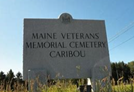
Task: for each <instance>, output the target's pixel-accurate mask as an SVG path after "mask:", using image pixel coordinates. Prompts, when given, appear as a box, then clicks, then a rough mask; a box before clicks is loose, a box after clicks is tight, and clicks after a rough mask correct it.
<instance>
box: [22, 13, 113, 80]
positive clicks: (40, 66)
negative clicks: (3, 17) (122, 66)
mask: <svg viewBox="0 0 134 92" xmlns="http://www.w3.org/2000/svg"><path fill="white" fill-rule="evenodd" d="M106 67H107V71H108V72H110V71H111V69H110V60H109V52H108V43H107V37H106V31H105V23H104V21H103V20H82V19H73V18H72V16H71V15H70V14H67V13H63V14H62V15H61V16H60V17H59V19H24V41H23V75H24V77H23V78H24V79H28V76H30V75H31V74H32V75H31V76H30V77H33V76H34V75H36V74H40V75H41V76H45V75H46V76H47V75H50V78H52V79H54V78H89V77H90V78H91V77H94V78H97V79H100V78H103V77H105V76H106V73H102V72H101V69H100V68H106Z"/></svg>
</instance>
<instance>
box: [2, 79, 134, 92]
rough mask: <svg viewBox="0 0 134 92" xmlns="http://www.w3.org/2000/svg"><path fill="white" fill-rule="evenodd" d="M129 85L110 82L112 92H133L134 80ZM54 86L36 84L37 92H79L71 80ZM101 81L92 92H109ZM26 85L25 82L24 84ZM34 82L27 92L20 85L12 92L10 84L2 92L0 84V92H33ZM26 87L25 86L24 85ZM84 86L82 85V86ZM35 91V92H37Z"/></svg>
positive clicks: (80, 82)
mask: <svg viewBox="0 0 134 92" xmlns="http://www.w3.org/2000/svg"><path fill="white" fill-rule="evenodd" d="M131 80H132V81H131V83H126V84H124V83H123V82H122V81H120V82H118V85H115V84H114V81H112V83H111V84H112V92H134V80H133V79H131ZM55 81H56V84H55V85H42V84H41V83H39V82H38V88H37V90H38V91H40V92H80V91H79V90H78V89H77V87H76V85H75V84H73V83H72V81H71V80H55ZM101 82H102V81H97V82H96V91H94V92H110V91H109V89H110V86H109V84H108V83H107V84H106V85H105V86H102V85H101ZM26 83H27V82H26ZM32 84H34V81H31V86H30V89H31V91H28V90H27V87H26V86H24V85H21V84H17V83H16V84H14V91H13V90H11V89H10V83H7V84H6V89H5V90H4V87H3V85H4V84H3V83H1V84H0V92H33V89H34V88H33V85H32ZM79 84H83V80H79ZM25 85H26V84H25ZM83 85H84V84H83ZM38 91H37V92H38Z"/></svg>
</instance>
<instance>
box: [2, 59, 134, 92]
mask: <svg viewBox="0 0 134 92" xmlns="http://www.w3.org/2000/svg"><path fill="white" fill-rule="evenodd" d="M111 69H112V76H111V84H112V92H134V86H133V83H134V61H131V62H129V63H128V64H126V63H124V62H123V61H122V62H118V63H117V62H116V63H111ZM34 82H35V81H31V83H32V84H34ZM82 82H83V80H78V81H77V83H79V84H83V83H82ZM53 84H55V85H53ZM50 85H51V86H50ZM96 86H97V89H98V91H96V92H108V90H109V87H108V86H105V87H102V86H101V81H98V83H97V85H96ZM38 87H39V89H38V90H40V91H41V92H77V91H78V90H77V89H78V88H77V85H76V80H70V81H65V80H62V81H59V80H58V81H57V80H55V82H54V83H53V81H52V82H51V84H48V85H42V84H40V83H38ZM27 89H28V82H27V81H24V80H23V79H22V74H21V73H20V72H18V73H17V74H16V75H15V74H14V72H13V71H12V70H11V69H10V70H9V72H8V73H7V74H4V72H3V71H1V72H0V92H13V91H14V92H28V90H27ZM30 89H32V90H33V87H32V86H31V87H30Z"/></svg>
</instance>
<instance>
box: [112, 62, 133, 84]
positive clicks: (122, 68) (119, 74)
mask: <svg viewBox="0 0 134 92" xmlns="http://www.w3.org/2000/svg"><path fill="white" fill-rule="evenodd" d="M111 69H112V76H111V77H112V78H113V79H114V80H115V84H117V81H120V80H122V81H123V82H130V78H134V61H131V62H129V63H127V64H126V63H124V62H123V61H121V62H115V63H114V62H113V63H111Z"/></svg>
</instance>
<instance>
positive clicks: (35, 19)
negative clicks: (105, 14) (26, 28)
mask: <svg viewBox="0 0 134 92" xmlns="http://www.w3.org/2000/svg"><path fill="white" fill-rule="evenodd" d="M24 20H59V19H58V18H24ZM73 20H76V21H79V20H80V21H105V20H101V19H73Z"/></svg>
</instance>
